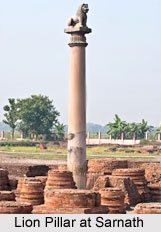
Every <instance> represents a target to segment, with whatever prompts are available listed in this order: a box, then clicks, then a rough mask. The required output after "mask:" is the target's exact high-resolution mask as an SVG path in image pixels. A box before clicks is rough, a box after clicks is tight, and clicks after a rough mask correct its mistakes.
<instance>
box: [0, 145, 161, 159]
mask: <svg viewBox="0 0 161 232" xmlns="http://www.w3.org/2000/svg"><path fill="white" fill-rule="evenodd" d="M114 147H116V146H114V145H113V146H110V147H109V146H108V147H106V146H105V147H103V146H100V147H99V146H93V147H88V146H87V158H88V159H92V158H93V159H97V158H106V157H111V156H112V157H115V158H124V159H125V158H128V159H142V160H143V159H149V160H150V159H153V158H152V157H151V156H154V157H160V156H161V154H159V155H156V154H142V153H134V152H132V153H126V152H124V151H120V152H109V151H108V149H109V148H114ZM120 149H123V148H120ZM130 149H131V150H135V149H136V148H135V147H132V148H131V147H125V148H124V150H130ZM117 150H118V148H117ZM0 151H1V154H6V155H7V152H14V153H9V154H10V155H13V156H20V157H31V158H54V159H66V155H67V148H61V147H48V149H45V150H40V148H39V147H36V146H35V147H21V146H0ZM5 152H6V153H5ZM19 152H21V154H20V153H19ZM64 155H65V156H64ZM122 156H124V157H122ZM130 156H131V157H130ZM132 156H133V157H132ZM138 156H139V157H138Z"/></svg>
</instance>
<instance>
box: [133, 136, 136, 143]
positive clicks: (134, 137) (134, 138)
mask: <svg viewBox="0 0 161 232" xmlns="http://www.w3.org/2000/svg"><path fill="white" fill-rule="evenodd" d="M133 140H134V144H135V143H136V133H134V134H133Z"/></svg>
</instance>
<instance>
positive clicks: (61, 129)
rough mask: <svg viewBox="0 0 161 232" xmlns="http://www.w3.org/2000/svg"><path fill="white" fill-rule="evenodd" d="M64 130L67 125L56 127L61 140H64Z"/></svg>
mask: <svg viewBox="0 0 161 232" xmlns="http://www.w3.org/2000/svg"><path fill="white" fill-rule="evenodd" d="M64 128H65V125H64V124H63V123H57V125H55V131H56V133H57V137H58V139H59V140H62V139H63V138H64Z"/></svg>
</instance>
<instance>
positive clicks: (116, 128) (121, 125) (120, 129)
mask: <svg viewBox="0 0 161 232" xmlns="http://www.w3.org/2000/svg"><path fill="white" fill-rule="evenodd" d="M107 128H108V131H107V134H110V135H111V136H112V137H114V138H115V139H119V138H120V137H121V133H126V132H127V122H126V121H121V119H120V118H119V116H118V115H117V114H115V117H114V123H112V122H109V123H108V124H107Z"/></svg>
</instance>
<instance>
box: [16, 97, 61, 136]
mask: <svg viewBox="0 0 161 232" xmlns="http://www.w3.org/2000/svg"><path fill="white" fill-rule="evenodd" d="M17 103H18V116H19V119H20V123H19V127H20V129H21V130H22V131H23V130H24V131H25V132H26V133H27V132H28V134H33V135H34V136H35V137H36V140H37V138H38V135H40V134H48V133H50V131H51V129H52V128H53V126H55V125H56V123H57V122H58V119H57V117H58V116H59V115H60V114H59V112H58V111H57V110H56V109H55V107H54V105H53V102H52V101H51V100H50V99H49V98H48V97H47V96H43V95H32V96H31V97H29V98H25V99H18V101H17Z"/></svg>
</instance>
